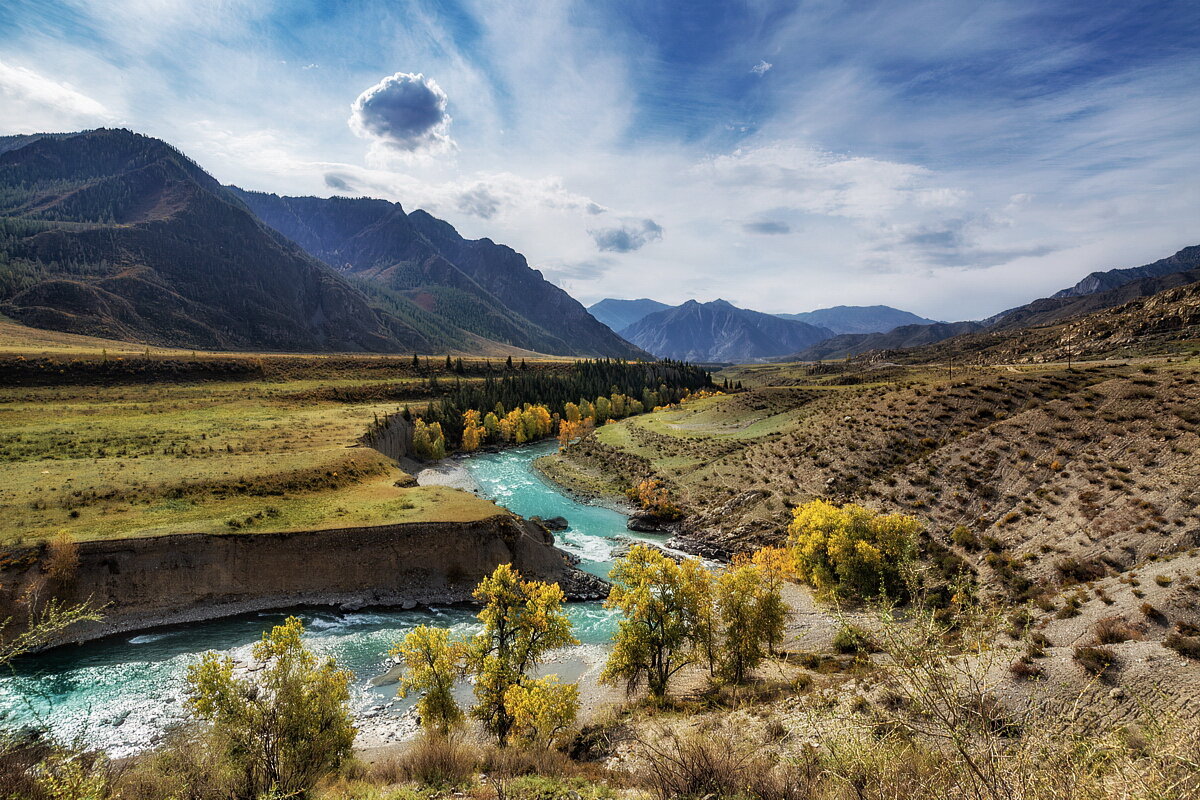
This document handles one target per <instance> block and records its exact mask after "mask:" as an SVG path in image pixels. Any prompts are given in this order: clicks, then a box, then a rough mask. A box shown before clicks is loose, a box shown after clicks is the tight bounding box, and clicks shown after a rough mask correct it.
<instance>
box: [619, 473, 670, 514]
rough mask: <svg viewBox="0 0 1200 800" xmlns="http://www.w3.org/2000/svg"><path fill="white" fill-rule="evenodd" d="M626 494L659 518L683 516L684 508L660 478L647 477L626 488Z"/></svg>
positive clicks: (640, 506)
mask: <svg viewBox="0 0 1200 800" xmlns="http://www.w3.org/2000/svg"><path fill="white" fill-rule="evenodd" d="M625 496H626V497H628V498H629V499H630V500H631V501H632V502H634V503H635V504H637V506H638V507H639V508H642V509H644V510H645V511H649V512H650V513H651V514H653V515H654V516H656V517H658V518H659V519H662V520H676V519H679V518H680V517H682V516H683V510H682V509H681V508H680V507H679V506H678V505H676V504H675V501H674V500H672V499H671V492H670V490H669V489H667V487H666V486H664V485H663V483H662V481H660V480H657V479H654V478H647V479H646V480H644V481H641V482H640V483H638V484H637V485H636V486H632V487H630V488H629V489H626V490H625Z"/></svg>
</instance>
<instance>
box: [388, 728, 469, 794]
mask: <svg viewBox="0 0 1200 800" xmlns="http://www.w3.org/2000/svg"><path fill="white" fill-rule="evenodd" d="M478 768H479V757H478V754H477V753H476V752H475V750H474V749H473V748H471V747H469V746H468V745H466V744H465V743H464V742H462V741H461V740H460V739H459V738H458V737H456V736H454V735H451V736H438V735H435V734H422V736H421V737H420V738H419V739H417V740H416V741H415V742H413V743H412V746H410V747H409V748H408V749H407V750H405V751H404V754H403V755H401V756H400V758H399V759H398V760H397V762H396V765H395V769H396V770H397V772H398V774H399V775H400V776H402V777H403V779H405V780H410V781H414V782H416V783H420V784H422V785H423V786H431V787H435V788H446V787H451V786H461V785H463V784H465V783H467V782H469V781H470V780H471V778H473V777H474V776H475V772H476V770H477V769H478Z"/></svg>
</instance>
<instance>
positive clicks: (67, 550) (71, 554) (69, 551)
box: [44, 531, 79, 584]
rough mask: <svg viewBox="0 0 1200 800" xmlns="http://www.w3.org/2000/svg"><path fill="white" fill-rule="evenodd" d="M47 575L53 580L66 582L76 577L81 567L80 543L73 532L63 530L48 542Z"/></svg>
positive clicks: (59, 582) (45, 565)
mask: <svg viewBox="0 0 1200 800" xmlns="http://www.w3.org/2000/svg"><path fill="white" fill-rule="evenodd" d="M44 567H45V570H46V576H47V577H48V578H49V579H50V580H51V581H53V582H55V583H58V584H64V583H68V582H70V581H71V579H72V578H74V577H75V573H76V571H77V570H78V569H79V544H78V543H77V542H76V541H75V540H74V539H72V538H71V534H69V533H67V532H66V531H63V532H61V533H59V534H57V535H56V536H55V537H54V538H53V539H51V540H50V541H49V542H47V543H46V561H45V564H44Z"/></svg>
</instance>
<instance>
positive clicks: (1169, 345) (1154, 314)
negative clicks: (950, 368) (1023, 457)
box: [889, 270, 1200, 363]
mask: <svg viewBox="0 0 1200 800" xmlns="http://www.w3.org/2000/svg"><path fill="white" fill-rule="evenodd" d="M1175 275H1177V276H1189V277H1191V278H1192V280H1191V281H1190V282H1187V283H1181V284H1177V285H1173V286H1170V287H1169V288H1165V289H1163V290H1162V291H1159V292H1156V293H1154V294H1150V295H1146V296H1142V297H1137V298H1135V299H1132V300H1130V301H1129V302H1126V303H1122V304H1120V305H1116V306H1112V307H1109V308H1104V309H1101V310H1098V311H1093V312H1091V313H1087V314H1081V315H1079V316H1073V317H1069V318H1067V319H1061V320H1057V321H1055V322H1053V323H1049V324H1041V325H1033V326H1027V327H1014V328H1008V329H1003V328H989V329H986V330H983V331H980V332H977V333H973V334H970V335H966V336H959V337H956V338H955V339H953V340H947V341H943V342H938V343H935V344H932V345H929V346H926V347H921V348H917V349H914V350H911V351H908V352H905V353H902V354H901V353H896V354H891V355H890V356H889V357H898V358H899V360H903V361H909V362H922V363H928V362H930V361H945V360H947V359H948V358H950V357H951V356H953V357H954V358H957V359H961V360H962V361H971V360H973V359H975V358H983V359H986V360H988V361H991V362H1000V363H1008V362H1046V361H1066V360H1067V357H1068V355H1070V356H1071V357H1073V358H1077V359H1082V358H1124V357H1130V356H1139V355H1152V354H1161V353H1173V352H1174V353H1177V352H1179V350H1180V348H1181V347H1182V348H1184V349H1193V348H1194V343H1195V342H1196V341H1197V340H1198V339H1200V270H1191V271H1189V272H1183V273H1176V274H1175ZM1172 277H1175V276H1159V277H1155V278H1147V279H1143V280H1145V281H1164V279H1166V278H1172ZM1138 283H1141V281H1139V282H1138ZM1128 285H1129V284H1127V286H1128ZM1149 285H1150V284H1149V283H1146V284H1143V286H1149ZM1121 288H1126V287H1121ZM1118 291H1119V290H1118ZM1106 294H1108V293H1106Z"/></svg>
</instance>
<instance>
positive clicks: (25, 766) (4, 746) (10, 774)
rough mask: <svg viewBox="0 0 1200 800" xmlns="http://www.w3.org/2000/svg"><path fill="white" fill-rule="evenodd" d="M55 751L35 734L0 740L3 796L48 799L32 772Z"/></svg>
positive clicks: (0, 788)
mask: <svg viewBox="0 0 1200 800" xmlns="http://www.w3.org/2000/svg"><path fill="white" fill-rule="evenodd" d="M53 752H54V748H53V747H51V746H50V744H49V743H47V742H46V741H45V740H44V739H42V738H41V737H40V736H38V735H36V734H27V735H20V734H19V735H14V736H5V737H4V738H3V739H2V740H0V797H3V798H10V797H11V798H16V797H19V798H27V800H43V798H46V799H47V800H49V798H48V795H47V794H46V793H45V792H44V791H43V789H42V787H40V786H39V785H38V783H37V781H36V780H34V775H33V773H34V767H35V766H36V765H37V764H39V763H40V762H41V761H43V760H44V759H46V758H47V757H48V756H49V755H50V754H51V753H53Z"/></svg>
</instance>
